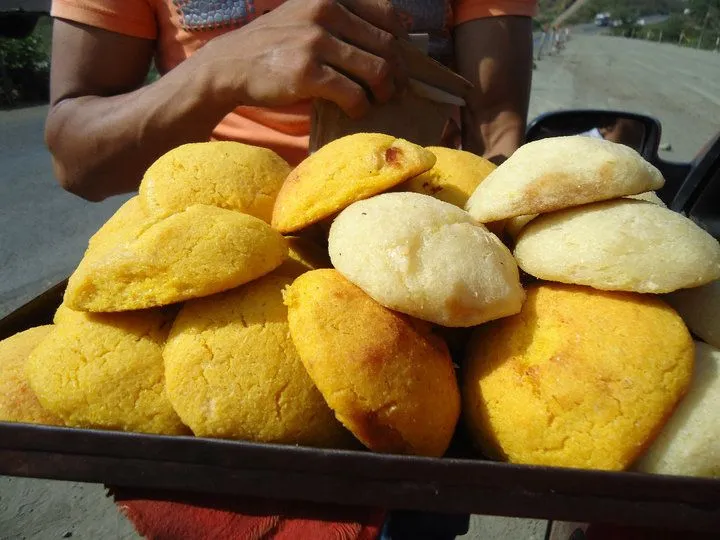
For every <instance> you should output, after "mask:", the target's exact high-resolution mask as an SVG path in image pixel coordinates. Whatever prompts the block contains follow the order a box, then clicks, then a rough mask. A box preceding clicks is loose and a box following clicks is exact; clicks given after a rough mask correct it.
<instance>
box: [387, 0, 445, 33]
mask: <svg viewBox="0 0 720 540" xmlns="http://www.w3.org/2000/svg"><path fill="white" fill-rule="evenodd" d="M392 4H393V7H395V11H396V12H397V13H398V15H399V16H400V19H401V21H402V23H403V26H405V28H406V29H407V30H408V31H410V32H441V31H443V30H445V29H446V28H447V27H448V24H447V21H448V11H449V9H450V10H451V9H452V8H450V2H449V1H448V0H392Z"/></svg>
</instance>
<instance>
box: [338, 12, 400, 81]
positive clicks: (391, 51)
mask: <svg viewBox="0 0 720 540" xmlns="http://www.w3.org/2000/svg"><path fill="white" fill-rule="evenodd" d="M324 26H325V27H326V28H327V29H328V31H329V32H330V33H331V34H333V35H334V36H336V37H338V38H340V39H341V40H343V41H345V42H347V43H350V44H352V45H355V46H356V47H358V48H360V49H363V50H365V51H368V52H370V53H372V54H374V55H375V56H377V57H380V58H382V59H384V60H385V61H386V62H387V63H388V67H389V69H390V72H391V73H392V77H393V78H394V79H395V86H396V87H397V88H403V87H404V86H405V84H406V82H407V74H406V70H405V68H404V64H403V62H402V61H401V60H400V50H399V47H398V45H397V39H396V38H395V37H394V36H393V35H392V34H391V33H389V32H386V31H385V30H382V29H380V28H378V27H376V26H373V25H372V24H370V23H369V22H367V21H365V20H363V19H362V18H360V17H358V16H357V15H355V14H354V13H352V12H350V11H348V10H347V9H345V8H344V7H343V6H337V14H335V15H334V16H333V17H332V18H331V20H329V21H327V22H326V23H325V22H324Z"/></svg>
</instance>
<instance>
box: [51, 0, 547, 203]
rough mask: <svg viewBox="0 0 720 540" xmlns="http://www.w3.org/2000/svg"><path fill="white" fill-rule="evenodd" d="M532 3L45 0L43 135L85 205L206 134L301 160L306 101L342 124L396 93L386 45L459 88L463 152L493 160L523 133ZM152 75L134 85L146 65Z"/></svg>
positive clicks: (60, 175)
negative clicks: (434, 66)
mask: <svg viewBox="0 0 720 540" xmlns="http://www.w3.org/2000/svg"><path fill="white" fill-rule="evenodd" d="M535 9H536V0H393V2H392V3H391V2H390V1H388V0H287V1H283V0H217V1H215V0H212V1H211V0H53V3H52V15H53V16H54V17H55V25H54V29H53V54H52V68H51V100H50V101H51V104H50V110H49V113H48V118H47V123H46V134H45V135H46V141H47V144H48V147H49V148H50V151H51V153H52V156H53V164H54V169H55V174H56V177H57V179H58V181H59V182H60V184H61V185H62V186H63V187H64V188H65V189H67V190H69V191H71V192H73V193H76V194H77V195H80V196H82V197H84V198H86V199H88V200H94V201H96V200H102V199H104V198H106V197H108V196H111V195H115V194H119V193H125V192H131V191H134V190H136V189H137V187H138V185H139V182H140V179H141V178H142V174H143V172H144V171H145V169H146V168H147V167H148V166H149V165H150V164H151V163H152V162H153V161H154V160H155V159H156V158H158V157H159V156H160V155H162V154H163V153H165V152H166V151H168V150H170V149H171V148H173V147H176V146H178V145H180V144H184V143H188V142H197V141H206V140H209V139H211V138H215V139H224V140H236V141H240V142H245V143H248V144H254V145H259V146H264V147H268V148H271V149H273V150H275V151H276V152H278V153H279V154H280V155H281V156H283V157H284V158H285V159H286V160H288V161H289V162H290V163H291V164H297V163H298V162H299V161H300V160H302V159H303V158H304V157H305V156H306V155H307V151H308V150H307V147H308V135H309V128H310V126H309V124H310V122H309V113H310V104H309V102H310V100H311V99H313V98H324V99H327V100H330V101H333V102H335V103H337V104H338V105H339V106H340V107H341V108H342V109H343V110H345V112H346V113H347V114H349V115H350V116H353V117H357V116H361V115H363V114H364V113H365V112H366V111H367V110H368V108H369V106H370V104H371V103H372V102H380V103H382V102H385V101H387V100H388V99H390V98H391V97H392V96H393V95H394V94H395V93H396V92H397V91H399V90H401V89H402V88H403V86H404V83H405V80H406V76H405V74H404V72H403V66H402V63H401V62H400V61H399V60H398V48H397V41H396V40H397V39H399V38H403V37H404V36H406V32H407V31H411V32H422V33H429V34H430V35H431V38H432V39H431V46H430V50H431V53H432V54H433V55H434V56H436V58H438V59H440V60H443V61H445V62H446V63H450V64H452V65H453V66H454V67H455V69H456V70H457V71H458V72H459V73H460V74H461V75H463V76H464V77H466V78H467V79H469V80H470V81H471V82H473V83H474V84H475V90H474V92H473V94H472V95H471V96H470V98H469V99H468V106H467V107H465V108H464V109H463V116H462V118H463V121H462V123H463V126H462V132H463V148H464V149H466V150H469V151H473V152H476V153H478V154H480V155H485V156H486V157H489V158H493V157H499V158H502V157H503V156H508V155H510V154H511V153H512V152H513V151H514V150H515V149H516V148H517V147H518V146H519V145H520V144H521V141H522V139H523V135H524V130H525V122H526V116H527V108H528V100H529V91H530V77H531V71H532V60H531V59H532V32H531V19H530V17H531V16H532V15H533V13H534V11H535ZM153 60H154V62H155V65H156V66H157V69H158V71H159V73H160V74H161V77H160V79H159V80H157V81H156V82H153V83H152V84H149V85H145V84H144V82H145V79H146V76H147V73H148V71H149V68H150V66H151V62H152V61H153Z"/></svg>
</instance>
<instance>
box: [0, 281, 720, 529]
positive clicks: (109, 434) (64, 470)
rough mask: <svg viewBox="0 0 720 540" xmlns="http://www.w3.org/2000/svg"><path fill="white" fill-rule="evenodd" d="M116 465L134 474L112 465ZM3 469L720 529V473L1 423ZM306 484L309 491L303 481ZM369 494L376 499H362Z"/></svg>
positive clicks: (31, 310)
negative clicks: (715, 476) (707, 475)
mask: <svg viewBox="0 0 720 540" xmlns="http://www.w3.org/2000/svg"><path fill="white" fill-rule="evenodd" d="M66 283H67V280H63V281H61V282H59V283H57V284H56V285H54V286H52V287H50V288H49V289H47V290H45V291H44V292H43V293H41V294H40V295H38V296H37V297H35V298H33V299H32V300H30V301H29V302H27V303H26V304H24V305H23V306H21V307H19V308H18V309H16V310H14V311H13V312H11V313H9V314H8V315H6V316H5V317H3V318H2V319H0V339H2V337H3V335H4V334H7V333H8V332H9V331H12V332H16V331H20V330H21V329H25V328H29V327H30V326H32V324H27V322H28V320H32V319H39V318H40V316H39V315H38V312H43V311H45V312H46V315H49V314H48V313H47V309H48V308H47V306H48V304H49V303H51V302H52V303H55V304H57V299H58V298H61V295H62V291H63V289H64V287H65V285H66ZM45 318H46V319H47V317H45ZM168 452H171V453H172V454H173V455H172V456H168ZM53 464H63V466H62V467H61V468H53ZM123 467H124V468H125V469H123ZM123 470H127V471H129V474H126V473H124V472H118V471H123ZM0 474H6V475H11V476H19V477H33V478H47V479H58V480H75V481H86V482H95V483H105V484H114V485H117V486H124V487H140V488H155V489H169V490H173V491H176V490H177V491H196V492H200V493H225V494H235V495H252V496H259V497H267V498H276V499H299V500H306V501H313V502H321V503H335V504H337V503H338V501H339V499H338V493H341V492H342V493H343V497H342V498H341V499H340V500H341V501H342V502H340V504H352V505H372V504H373V501H375V502H376V503H379V502H382V506H383V507H385V508H404V509H410V510H412V509H415V510H429V511H445V512H463V513H466V512H467V513H481V514H491V515H503V516H509V517H526V518H540V519H561V520H567V521H579V520H585V521H603V520H604V521H608V522H617V523H623V524H630V525H646V526H647V525H650V526H659V525H664V526H667V527H669V528H683V529H687V530H698V531H713V532H716V531H717V530H718V529H720V478H718V479H713V478H696V477H688V476H670V475H657V474H645V473H638V472H633V471H621V472H610V471H599V470H584V469H571V468H563V467H547V466H537V465H515V464H509V463H502V462H494V461H489V460H485V459H482V458H477V459H469V458H456V457H443V458H427V457H417V456H402V455H396V454H378V453H372V452H369V451H357V450H337V449H319V448H310V447H302V446H292V445H280V444H262V443H253V442H246V441H235V440H224V439H208V438H200V437H194V436H167V435H151V434H142V433H130V432H120V431H109V430H98V429H80V428H70V427H55V426H46V425H40V424H23V423H11V422H0ZM188 475H190V476H194V478H195V481H194V483H192V485H188V483H183V480H182V479H183V478H187V477H188ZM178 478H179V479H180V480H178ZM233 478H236V479H237V480H238V481H237V482H236V483H234V484H233V483H232V482H229V481H228V479H233ZM308 483H310V485H311V486H313V487H312V488H311V489H307V488H303V485H307V484H308ZM353 486H357V489H355V488H354V487H353ZM588 486H592V489H590V488H589V487H588ZM373 490H374V493H375V495H374V496H373V497H374V498H373V497H369V495H368V493H369V492H373ZM378 490H379V491H378ZM470 492H471V493H470ZM448 497H449V498H448ZM375 505H377V504H375ZM688 520H689V521H688Z"/></svg>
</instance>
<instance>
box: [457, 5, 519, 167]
mask: <svg viewBox="0 0 720 540" xmlns="http://www.w3.org/2000/svg"><path fill="white" fill-rule="evenodd" d="M455 59H456V61H457V67H458V71H459V72H460V74H461V75H463V76H464V77H465V78H467V79H468V80H470V81H471V82H472V83H473V84H474V85H475V90H474V91H473V93H472V95H471V96H470V98H469V99H468V106H467V107H466V108H465V109H464V110H463V148H464V149H465V150H468V151H471V152H475V153H476V154H479V155H483V156H485V157H487V158H490V159H493V160H495V161H497V160H502V159H504V158H507V157H508V156H510V154H512V153H513V152H514V151H515V150H516V149H517V148H518V147H519V146H520V144H522V141H523V138H524V134H525V124H526V121H527V112H528V102H529V99H530V83H531V78H532V24H531V19H530V18H529V17H491V18H487V19H479V20H474V21H469V22H466V23H463V24H461V25H460V26H458V27H457V28H456V30H455Z"/></svg>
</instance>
